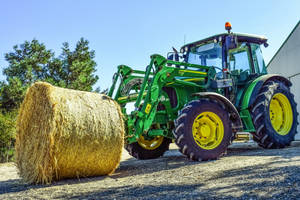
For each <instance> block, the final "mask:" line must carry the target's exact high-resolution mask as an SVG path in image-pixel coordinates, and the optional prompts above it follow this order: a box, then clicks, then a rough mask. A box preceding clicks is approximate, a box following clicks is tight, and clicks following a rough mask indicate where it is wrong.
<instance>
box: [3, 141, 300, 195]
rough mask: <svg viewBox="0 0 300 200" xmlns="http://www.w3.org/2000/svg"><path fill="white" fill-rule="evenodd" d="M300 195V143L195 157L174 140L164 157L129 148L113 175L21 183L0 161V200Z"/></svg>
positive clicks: (237, 147)
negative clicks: (142, 155)
mask: <svg viewBox="0 0 300 200" xmlns="http://www.w3.org/2000/svg"><path fill="white" fill-rule="evenodd" d="M133 198H134V199H300V142H294V143H293V145H292V146H291V147H289V148H285V149H275V150H264V149H261V148H259V147H257V146H256V145H255V144H254V143H236V144H233V145H232V146H231V147H230V148H229V150H228V152H227V155H226V156H225V157H222V158H221V159H219V160H215V161H208V162H192V161H189V160H187V159H186V158H185V157H184V156H182V155H181V154H180V153H179V152H178V150H177V148H176V146H175V145H173V144H172V145H171V150H170V151H168V152H167V153H166V154H165V156H164V157H162V158H159V159H154V160H146V161H141V160H136V159H134V158H132V157H130V156H129V155H128V154H127V153H126V151H124V153H123V157H122V162H121V164H120V167H119V169H118V170H117V171H116V172H115V174H113V175H112V176H102V177H93V178H83V179H69V180H63V181H59V182H57V183H54V184H51V185H28V184H24V183H22V181H21V179H20V178H19V176H18V174H17V170H16V168H15V166H14V165H13V163H6V164H1V165H0V199H133Z"/></svg>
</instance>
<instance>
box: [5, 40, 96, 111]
mask: <svg viewBox="0 0 300 200" xmlns="http://www.w3.org/2000/svg"><path fill="white" fill-rule="evenodd" d="M88 44H89V42H88V41H87V40H85V39H83V38H81V39H80V40H79V41H78V42H77V44H76V48H75V50H74V51H71V50H70V48H69V44H68V43H63V47H62V54H61V55H60V56H59V57H58V58H55V57H54V53H53V52H52V51H51V50H47V49H46V46H45V45H44V44H43V43H40V42H39V41H38V40H36V39H34V40H32V41H31V42H28V41H25V42H24V43H23V44H21V45H19V46H18V45H15V46H14V47H13V52H10V53H7V54H6V55H5V59H6V61H7V62H8V63H9V65H8V67H6V68H4V71H3V74H4V75H6V77H7V78H6V81H5V82H4V81H3V82H1V83H0V90H1V93H2V95H1V97H0V108H2V109H4V110H5V111H10V110H14V109H17V108H18V107H19V106H20V104H21V102H22V100H23V99H24V95H25V91H26V89H27V88H28V87H29V86H30V85H31V84H32V83H34V82H36V81H46V82H49V83H51V84H53V85H56V86H60V87H66V88H72V89H77V90H83V91H92V86H93V85H94V84H95V83H96V82H97V80H98V76H96V75H94V73H95V72H96V62H95V61H94V60H93V59H94V58H95V52H94V51H93V50H90V49H89V46H88Z"/></svg>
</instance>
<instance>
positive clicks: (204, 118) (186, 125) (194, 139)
mask: <svg viewBox="0 0 300 200" xmlns="http://www.w3.org/2000/svg"><path fill="white" fill-rule="evenodd" d="M174 135H175V138H176V140H175V142H176V144H177V145H178V147H179V149H180V151H181V152H182V153H183V154H184V155H186V156H187V157H189V158H190V159H192V160H197V161H200V160H212V159H217V158H219V157H220V156H222V155H223V154H224V153H225V151H226V149H227V147H228V146H229V145H230V143H231V142H232V140H233V138H234V134H233V133H232V130H231V121H230V119H229V116H228V112H227V111H226V110H225V109H224V108H223V107H222V106H221V105H219V104H218V103H217V102H214V101H211V100H206V99H202V100H194V101H191V102H190V103H189V104H187V105H186V106H185V107H184V108H183V109H182V110H181V111H180V114H179V116H178V118H177V120H176V122H175V131H174Z"/></svg>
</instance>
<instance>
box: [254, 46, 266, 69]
mask: <svg viewBox="0 0 300 200" xmlns="http://www.w3.org/2000/svg"><path fill="white" fill-rule="evenodd" d="M251 52H252V56H253V63H254V67H255V71H256V72H257V73H266V71H265V62H264V58H263V56H262V52H261V49H260V45H258V44H251Z"/></svg>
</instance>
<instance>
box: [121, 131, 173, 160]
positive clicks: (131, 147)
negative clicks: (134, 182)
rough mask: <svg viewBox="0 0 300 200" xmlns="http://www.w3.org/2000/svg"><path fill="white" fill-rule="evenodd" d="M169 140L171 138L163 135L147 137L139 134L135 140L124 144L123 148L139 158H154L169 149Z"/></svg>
mask: <svg viewBox="0 0 300 200" xmlns="http://www.w3.org/2000/svg"><path fill="white" fill-rule="evenodd" d="M171 142H172V140H170V139H168V138H165V137H163V136H157V137H154V138H151V139H149V138H145V137H144V136H142V135H141V136H140V137H139V139H138V141H137V142H134V143H131V144H126V145H125V149H126V150H127V151H128V153H129V154H130V155H131V156H133V157H135V158H137V159H139V160H146V159H154V158H159V157H161V156H163V154H164V153H165V152H166V151H167V150H169V145H170V143H171Z"/></svg>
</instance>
